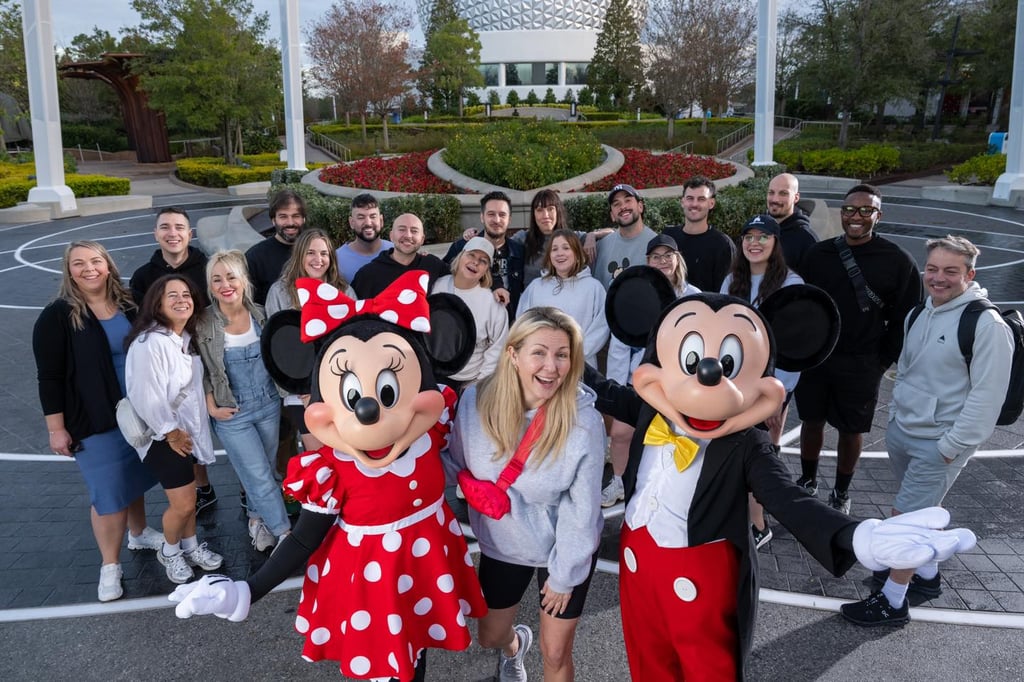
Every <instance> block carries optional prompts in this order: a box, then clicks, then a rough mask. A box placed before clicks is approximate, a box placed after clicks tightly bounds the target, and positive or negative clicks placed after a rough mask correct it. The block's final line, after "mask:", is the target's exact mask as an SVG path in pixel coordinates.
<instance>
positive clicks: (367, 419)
mask: <svg viewBox="0 0 1024 682" xmlns="http://www.w3.org/2000/svg"><path fill="white" fill-rule="evenodd" d="M718 373H719V374H721V373H722V371H721V367H719V371H718ZM355 412H356V419H358V420H359V423H360V424H362V425H364V426H369V425H370V424H376V423H377V421H378V420H379V419H380V403H378V402H377V401H376V400H374V399H373V398H369V397H365V396H364V397H362V398H360V399H359V400H357V401H356V409H355Z"/></svg>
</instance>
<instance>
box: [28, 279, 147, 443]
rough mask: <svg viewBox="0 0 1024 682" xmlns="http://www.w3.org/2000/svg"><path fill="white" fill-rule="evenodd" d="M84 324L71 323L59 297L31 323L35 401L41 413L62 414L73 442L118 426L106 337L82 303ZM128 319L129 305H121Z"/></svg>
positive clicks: (116, 397) (131, 314)
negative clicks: (38, 404) (127, 308)
mask: <svg viewBox="0 0 1024 682" xmlns="http://www.w3.org/2000/svg"><path fill="white" fill-rule="evenodd" d="M86 312H87V313H88V315H87V316H86V317H85V326H84V327H83V328H82V329H81V330H76V329H75V328H74V327H73V326H72V324H71V306H70V304H68V302H67V301H65V300H63V299H58V300H56V301H54V302H53V303H51V304H50V305H48V306H46V307H45V308H44V309H43V312H42V313H40V314H39V319H37V320H36V324H35V327H33V329H32V352H33V353H34V354H35V356H36V371H37V374H36V376H37V378H38V380H39V402H40V404H41V405H42V407H43V414H44V415H49V414H57V413H63V414H64V428H66V429H67V430H68V432H69V433H70V434H71V438H72V440H73V441H74V442H76V443H77V442H80V441H81V440H82V439H83V438H86V437H88V436H91V435H93V434H95V433H103V432H104V431H109V430H111V429H114V428H117V418H116V416H115V413H114V406H115V405H117V401H118V400H120V399H121V398H122V397H123V395H122V393H121V385H120V384H119V383H118V381H117V372H116V371H115V370H114V361H113V358H111V356H110V342H109V341H108V340H107V335H106V333H105V332H104V331H103V327H102V326H101V325H100V322H99V320H97V319H96V316H95V315H93V314H92V312H91V311H90V310H88V309H86ZM124 312H125V315H126V316H127V317H128V319H129V320H132V319H133V318H134V317H135V314H134V313H135V311H134V309H133V310H132V311H131V312H128V311H124Z"/></svg>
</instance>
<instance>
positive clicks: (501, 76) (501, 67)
mask: <svg viewBox="0 0 1024 682" xmlns="http://www.w3.org/2000/svg"><path fill="white" fill-rule="evenodd" d="M498 87H499V88H503V87H505V62H499V63H498Z"/></svg>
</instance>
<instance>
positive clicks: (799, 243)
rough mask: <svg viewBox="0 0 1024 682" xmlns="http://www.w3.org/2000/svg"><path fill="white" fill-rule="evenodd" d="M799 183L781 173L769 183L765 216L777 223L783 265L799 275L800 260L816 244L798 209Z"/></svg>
mask: <svg viewBox="0 0 1024 682" xmlns="http://www.w3.org/2000/svg"><path fill="white" fill-rule="evenodd" d="M798 201H800V183H799V181H797V179H796V176H795V175H792V174H790V173H782V174H780V175H776V176H775V177H774V178H772V180H771V182H770V183H768V215H770V216H771V217H773V218H775V220H776V221H777V222H778V223H779V228H780V229H781V231H782V233H781V235H780V236H779V240H780V242H781V243H782V254H783V255H784V256H785V257H786V265H788V266H789V269H790V270H792V271H794V272H795V273H796V274H798V275H801V276H802V275H803V271H802V268H803V260H804V255H805V254H806V253H807V250H808V249H810V248H811V247H812V246H814V243H815V242H817V241H818V237H817V235H815V234H814V231H813V230H811V219H810V218H809V217H808V216H807V214H806V213H804V212H803V211H801V210H800V208H799V207H798V206H797V205H796V202H798Z"/></svg>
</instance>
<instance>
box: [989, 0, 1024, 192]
mask: <svg viewBox="0 0 1024 682" xmlns="http://www.w3.org/2000/svg"><path fill="white" fill-rule="evenodd" d="M1010 88H1011V89H1010V125H1009V126H1008V127H1007V128H1006V130H1007V131H1008V132H1009V135H1010V137H1009V139H1008V140H1007V144H1006V172H1005V173H1003V174H1002V175H1000V176H999V179H998V180H996V186H995V189H993V191H992V203H994V204H1002V205H1013V204H1016V203H1017V201H1019V200H1020V199H1022V198H1024V0H1017V34H1016V38H1015V39H1014V43H1013V84H1012V85H1011V86H1010Z"/></svg>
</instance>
